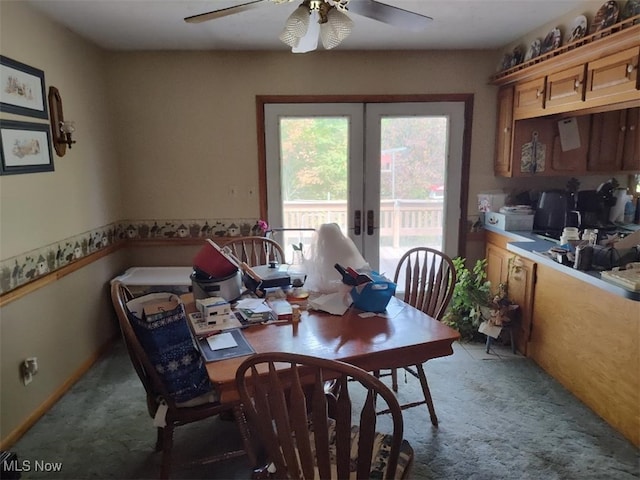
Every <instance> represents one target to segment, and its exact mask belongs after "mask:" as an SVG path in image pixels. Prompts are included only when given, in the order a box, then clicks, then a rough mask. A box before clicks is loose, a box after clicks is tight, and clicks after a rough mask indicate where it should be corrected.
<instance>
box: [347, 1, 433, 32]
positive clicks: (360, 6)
mask: <svg viewBox="0 0 640 480" xmlns="http://www.w3.org/2000/svg"><path fill="white" fill-rule="evenodd" d="M347 10H348V11H349V12H352V13H357V14H358V15H362V16H363V17H367V18H372V19H374V20H378V21H379V22H383V23H388V24H389V25H394V26H396V27H400V28H406V29H409V30H423V29H425V28H426V27H428V26H429V24H430V23H431V22H432V21H433V18H431V17H428V16H426V15H421V14H419V13H415V12H411V11H409V10H404V9H402V8H398V7H394V6H391V5H387V4H385V3H380V2H376V1H374V0H350V1H349V3H348V4H347Z"/></svg>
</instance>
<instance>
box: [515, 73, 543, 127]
mask: <svg viewBox="0 0 640 480" xmlns="http://www.w3.org/2000/svg"><path fill="white" fill-rule="evenodd" d="M545 82H546V77H541V78H536V79H535V80H531V81H529V82H524V83H517V84H516V86H515V93H514V101H513V116H514V118H515V119H516V120H517V119H520V118H529V117H536V116H540V115H544V114H545V111H544V93H545V92H544V88H545Z"/></svg>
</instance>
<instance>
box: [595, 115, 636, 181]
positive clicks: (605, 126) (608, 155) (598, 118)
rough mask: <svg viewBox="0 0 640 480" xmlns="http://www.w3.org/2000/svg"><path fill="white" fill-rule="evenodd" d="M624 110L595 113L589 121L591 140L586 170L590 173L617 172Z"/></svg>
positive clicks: (622, 142)
mask: <svg viewBox="0 0 640 480" xmlns="http://www.w3.org/2000/svg"><path fill="white" fill-rule="evenodd" d="M625 121H626V114H625V110H615V111H612V112H604V113H596V114H594V115H593V116H592V119H591V139H590V142H589V156H588V160H587V169H588V170H589V171H592V172H617V171H618V170H620V169H621V166H622V149H623V145H624V132H625V129H626V125H625Z"/></svg>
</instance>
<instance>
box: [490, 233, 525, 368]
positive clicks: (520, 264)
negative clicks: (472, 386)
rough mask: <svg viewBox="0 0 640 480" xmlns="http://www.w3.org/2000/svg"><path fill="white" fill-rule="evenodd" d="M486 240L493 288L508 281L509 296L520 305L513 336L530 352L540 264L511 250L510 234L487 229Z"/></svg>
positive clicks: (515, 341)
mask: <svg viewBox="0 0 640 480" xmlns="http://www.w3.org/2000/svg"><path fill="white" fill-rule="evenodd" d="M486 241H487V246H486V258H487V280H489V281H490V282H491V288H492V291H493V292H495V291H497V289H498V285H499V284H500V283H507V285H508V294H509V298H510V299H511V300H512V301H513V302H515V303H517V304H518V305H519V306H520V312H519V322H518V324H517V326H516V328H515V330H514V332H513V337H514V338H513V340H514V343H515V344H516V349H517V350H518V351H519V352H520V353H522V354H523V355H528V342H529V337H530V335H531V318H532V311H533V294H534V286H535V281H536V264H535V263H534V262H532V261H531V260H528V259H526V258H522V257H520V256H518V255H515V254H513V253H511V252H509V251H507V249H506V244H507V238H506V237H504V236H503V235H499V234H496V233H493V232H487V234H486Z"/></svg>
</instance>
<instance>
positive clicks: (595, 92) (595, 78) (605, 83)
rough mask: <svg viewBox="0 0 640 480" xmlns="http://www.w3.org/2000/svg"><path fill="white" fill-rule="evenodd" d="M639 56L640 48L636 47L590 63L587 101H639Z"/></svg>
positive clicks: (586, 93)
mask: <svg viewBox="0 0 640 480" xmlns="http://www.w3.org/2000/svg"><path fill="white" fill-rule="evenodd" d="M639 55H640V47H634V48H630V49H628V50H624V51H622V52H619V53H616V54H614V55H609V56H608V57H605V58H602V59H600V60H595V61H593V62H589V64H588V65H587V88H586V92H585V100H587V101H596V102H597V101H598V100H601V99H604V100H606V101H607V102H611V101H624V100H637V99H638V56H639Z"/></svg>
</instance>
